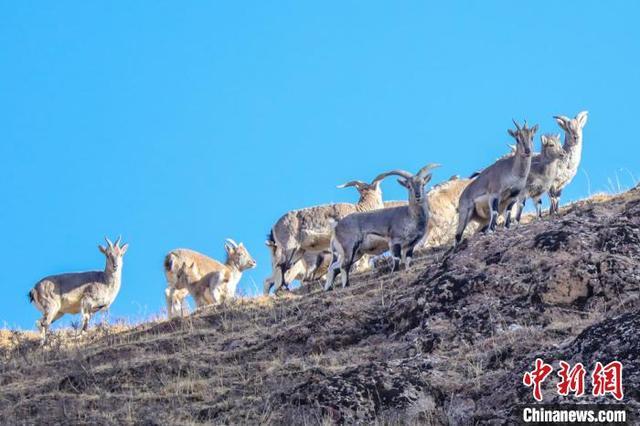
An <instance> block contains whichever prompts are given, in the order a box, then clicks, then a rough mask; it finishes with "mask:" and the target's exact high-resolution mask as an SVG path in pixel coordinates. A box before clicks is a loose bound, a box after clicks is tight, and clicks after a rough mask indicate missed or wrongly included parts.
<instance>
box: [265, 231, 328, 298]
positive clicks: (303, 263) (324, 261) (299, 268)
mask: <svg viewBox="0 0 640 426" xmlns="http://www.w3.org/2000/svg"><path fill="white" fill-rule="evenodd" d="M265 245H266V246H267V248H268V249H269V254H270V257H271V267H272V270H273V271H275V270H276V268H277V265H276V245H275V242H274V241H273V239H272V236H271V235H269V239H267V241H265ZM330 263H331V252H328V251H322V252H306V253H305V254H304V255H303V256H302V258H301V259H299V260H298V261H297V262H296V263H294V264H293V265H292V266H291V267H290V268H289V269H287V272H286V274H285V279H284V282H285V283H291V282H292V281H295V280H298V281H300V283H301V284H304V283H306V282H309V281H315V280H318V279H320V278H321V277H322V276H324V274H325V273H326V271H327V267H328V266H329V264H330ZM274 284H275V279H274V277H273V275H271V276H269V277H267V278H265V280H264V287H263V294H264V295H265V296H267V295H268V294H269V292H270V291H271V288H272V287H273V286H274Z"/></svg>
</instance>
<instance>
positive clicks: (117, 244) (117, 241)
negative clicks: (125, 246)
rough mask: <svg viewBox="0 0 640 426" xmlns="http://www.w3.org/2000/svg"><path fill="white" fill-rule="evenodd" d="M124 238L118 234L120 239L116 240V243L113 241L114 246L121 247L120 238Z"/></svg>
mask: <svg viewBox="0 0 640 426" xmlns="http://www.w3.org/2000/svg"><path fill="white" fill-rule="evenodd" d="M121 239H122V235H118V239H117V240H116V242H115V243H113V245H114V246H116V247H119V246H120V240H121Z"/></svg>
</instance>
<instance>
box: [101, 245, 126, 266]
mask: <svg viewBox="0 0 640 426" xmlns="http://www.w3.org/2000/svg"><path fill="white" fill-rule="evenodd" d="M104 239H105V241H106V242H107V246H106V247H104V246H101V245H99V244H98V249H99V250H100V252H101V253H102V254H104V255H105V257H106V258H107V265H108V266H109V268H110V269H114V270H117V269H120V268H122V257H123V256H124V254H125V253H126V252H127V249H129V244H124V245H122V246H120V239H121V238H120V237H118V239H117V240H116V242H115V244H114V243H112V242H111V240H109V239H108V238H107V237H104Z"/></svg>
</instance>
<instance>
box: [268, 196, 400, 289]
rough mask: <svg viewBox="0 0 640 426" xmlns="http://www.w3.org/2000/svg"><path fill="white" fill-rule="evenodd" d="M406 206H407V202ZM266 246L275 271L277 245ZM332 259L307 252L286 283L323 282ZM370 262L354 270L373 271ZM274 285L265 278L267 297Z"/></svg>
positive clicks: (367, 259)
mask: <svg viewBox="0 0 640 426" xmlns="http://www.w3.org/2000/svg"><path fill="white" fill-rule="evenodd" d="M404 204H405V205H406V202H405V203H404ZM385 205H386V203H385ZM265 244H266V245H267V247H268V248H269V252H270V255H271V265H272V269H273V270H275V268H276V265H275V252H276V246H275V243H273V241H271V240H270V239H269V240H267V241H266V242H265ZM332 257H333V255H332V254H331V252H330V251H323V252H319V253H318V252H306V253H305V254H304V255H303V256H302V259H300V260H298V261H297V262H296V263H295V264H293V266H292V267H291V268H289V269H288V270H287V273H286V274H285V282H287V283H291V282H293V281H295V280H298V281H299V282H300V284H301V285H307V284H309V283H312V282H314V281H320V280H322V279H323V278H324V276H325V275H326V274H327V270H328V269H329V265H331V259H332ZM370 261H371V258H370V257H369V256H364V257H362V259H360V260H359V261H358V262H356V263H355V264H354V265H353V267H352V270H353V271H354V272H355V273H360V272H365V271H368V270H369V269H371V265H370ZM274 284H275V282H274V278H273V276H269V277H267V278H265V280H264V287H263V294H264V295H265V296H267V295H269V293H270V292H271V288H272V287H273V286H274Z"/></svg>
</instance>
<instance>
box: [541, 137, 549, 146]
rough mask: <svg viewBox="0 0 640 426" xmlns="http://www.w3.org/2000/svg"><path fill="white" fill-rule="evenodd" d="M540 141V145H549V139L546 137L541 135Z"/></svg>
mask: <svg viewBox="0 0 640 426" xmlns="http://www.w3.org/2000/svg"><path fill="white" fill-rule="evenodd" d="M540 141H541V142H542V145H543V146H544V145H546V144H548V143H549V138H548V137H547V135H542V136H540Z"/></svg>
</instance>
